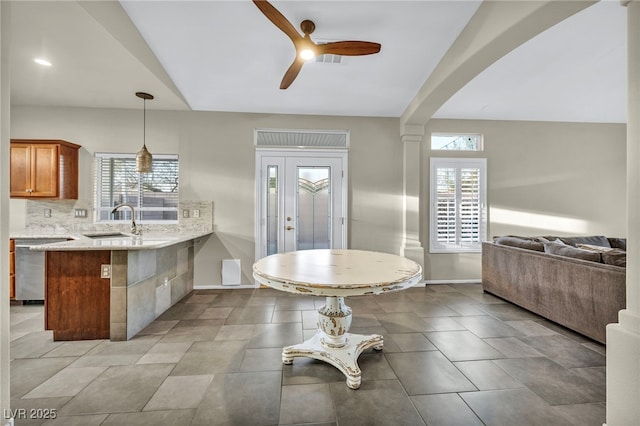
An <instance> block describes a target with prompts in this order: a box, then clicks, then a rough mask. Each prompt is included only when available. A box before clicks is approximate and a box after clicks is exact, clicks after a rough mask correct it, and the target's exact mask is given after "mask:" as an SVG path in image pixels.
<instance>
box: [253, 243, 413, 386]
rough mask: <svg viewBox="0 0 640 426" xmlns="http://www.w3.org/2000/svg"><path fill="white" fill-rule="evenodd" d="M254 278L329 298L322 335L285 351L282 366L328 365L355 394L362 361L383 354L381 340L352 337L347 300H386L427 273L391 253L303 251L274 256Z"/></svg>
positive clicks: (322, 317)
mask: <svg viewBox="0 0 640 426" xmlns="http://www.w3.org/2000/svg"><path fill="white" fill-rule="evenodd" d="M253 277H254V278H255V279H256V281H258V282H259V283H261V284H264V285H266V286H268V287H272V288H274V289H278V290H282V291H287V292H291V293H298V294H306V295H313V296H324V297H326V302H325V305H324V306H323V307H321V308H320V309H318V331H317V332H316V334H315V335H314V336H313V337H312V338H310V339H309V340H306V341H305V342H303V343H300V344H297V345H293V346H287V347H285V348H283V350H282V362H283V363H284V364H292V363H293V358H295V357H309V358H315V359H318V360H321V361H325V362H327V363H329V364H331V365H333V366H334V367H336V368H337V369H338V370H340V371H341V372H342V373H343V374H344V375H345V376H346V378H347V386H349V387H350V388H351V389H357V388H359V387H360V383H361V381H362V378H361V372H360V367H358V356H360V354H361V353H362V352H363V351H364V350H365V349H368V348H370V347H373V349H375V350H382V346H383V344H384V341H383V338H382V336H381V335H379V334H371V335H360V334H353V333H349V327H350V325H351V308H349V307H348V306H347V305H346V304H345V297H348V296H362V295H374V294H385V293H390V292H393V291H399V290H403V289H405V288H408V287H411V286H413V285H414V284H416V283H418V282H420V280H421V279H422V268H421V267H420V265H419V264H417V263H416V262H413V261H412V260H409V259H407V258H404V257H402V256H396V255H393V254H388V253H378V252H372V251H363V250H300V251H293V252H288V253H280V254H274V255H271V256H267V257H264V258H262V259H260V260H258V261H257V262H256V263H254V265H253Z"/></svg>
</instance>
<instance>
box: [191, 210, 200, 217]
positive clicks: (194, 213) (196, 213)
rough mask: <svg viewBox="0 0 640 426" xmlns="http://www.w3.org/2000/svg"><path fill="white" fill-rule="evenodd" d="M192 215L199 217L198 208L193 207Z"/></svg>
mask: <svg viewBox="0 0 640 426" xmlns="http://www.w3.org/2000/svg"><path fill="white" fill-rule="evenodd" d="M193 217H200V210H198V209H195V210H194V211H193Z"/></svg>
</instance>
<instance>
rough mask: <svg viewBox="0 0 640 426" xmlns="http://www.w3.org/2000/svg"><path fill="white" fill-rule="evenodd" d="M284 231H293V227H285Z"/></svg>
mask: <svg viewBox="0 0 640 426" xmlns="http://www.w3.org/2000/svg"><path fill="white" fill-rule="evenodd" d="M285 229H286V230H287V231H291V230H292V229H293V226H287V227H286V228H285Z"/></svg>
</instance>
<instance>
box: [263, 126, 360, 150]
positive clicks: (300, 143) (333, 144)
mask: <svg viewBox="0 0 640 426" xmlns="http://www.w3.org/2000/svg"><path fill="white" fill-rule="evenodd" d="M255 144H256V146H257V147H262V148H266V147H290V148H348V147H349V132H347V131H342V130H340V131H324V130H315V131H314V130H270V129H259V130H256V131H255Z"/></svg>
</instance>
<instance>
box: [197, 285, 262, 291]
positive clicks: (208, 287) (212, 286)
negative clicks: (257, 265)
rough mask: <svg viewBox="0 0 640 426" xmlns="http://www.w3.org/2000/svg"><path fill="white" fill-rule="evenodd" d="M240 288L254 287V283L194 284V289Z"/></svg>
mask: <svg viewBox="0 0 640 426" xmlns="http://www.w3.org/2000/svg"><path fill="white" fill-rule="evenodd" d="M240 288H256V286H254V285H250V284H240V285H194V286H193V289H194V290H234V289H240Z"/></svg>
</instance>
